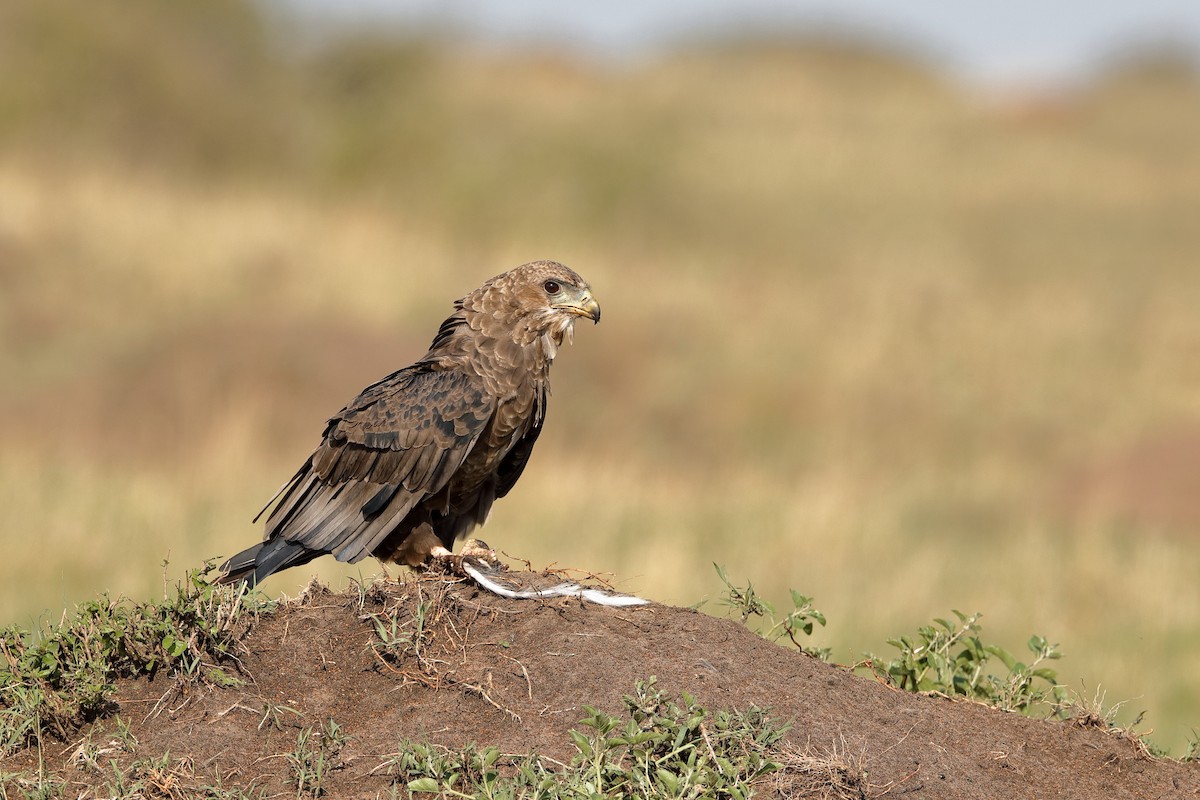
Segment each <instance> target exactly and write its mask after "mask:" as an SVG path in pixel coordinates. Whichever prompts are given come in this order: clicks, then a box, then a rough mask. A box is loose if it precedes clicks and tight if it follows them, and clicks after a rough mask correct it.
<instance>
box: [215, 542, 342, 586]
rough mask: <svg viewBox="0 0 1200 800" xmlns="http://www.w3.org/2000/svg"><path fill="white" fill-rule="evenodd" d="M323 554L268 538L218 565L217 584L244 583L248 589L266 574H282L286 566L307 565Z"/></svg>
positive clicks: (298, 545)
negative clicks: (219, 566) (247, 585)
mask: <svg viewBox="0 0 1200 800" xmlns="http://www.w3.org/2000/svg"><path fill="white" fill-rule="evenodd" d="M322 555H325V553H324V552H322V551H320V550H309V549H308V548H307V547H305V546H304V545H302V544H296V543H294V542H289V541H287V540H286V539H272V540H271V541H269V542H261V543H259V544H256V545H254V546H253V547H249V548H246V549H245V550H243V551H242V552H240V553H238V554H237V555H236V556H234V557H233V558H231V559H229V560H228V561H226V562H225V563H224V564H222V565H221V571H222V572H224V573H225V574H224V575H222V576H221V577H220V578H217V583H237V582H238V581H246V582H248V583H249V584H250V585H251V586H254V585H256V584H258V583H261V582H262V581H263V579H264V578H266V577H267V576H268V575H274V574H275V573H276V572H282V571H283V570H285V569H288V568H289V567H298V566H300V565H301V564H307V563H308V562H309V561H312V560H313V559H314V558H316V557H317V556H322Z"/></svg>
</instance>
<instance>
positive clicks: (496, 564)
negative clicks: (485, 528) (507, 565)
mask: <svg viewBox="0 0 1200 800" xmlns="http://www.w3.org/2000/svg"><path fill="white" fill-rule="evenodd" d="M429 557H430V559H431V560H432V561H435V562H438V563H441V564H444V565H445V567H446V569H447V570H448V571H450V572H453V573H455V574H456V575H467V574H468V573H467V571H466V570H465V569H464V568H463V564H464V563H465V564H469V565H470V566H471V567H473V568H474V569H475V570H476V571H478V572H482V573H484V574H487V575H495V574H498V573H499V572H500V570H501V564H500V557H499V556H498V555H496V551H495V550H493V549H492V548H490V547H488V544H487V542H485V541H483V540H481V539H468V540H467V541H465V542H463V546H462V549H461V550H460V551H459V552H458V553H457V554H455V553H453V552H451V551H450V550H448V549H446V547H444V546H443V545H440V544H438V545H434V546H433V547H432V548H430V550H429Z"/></svg>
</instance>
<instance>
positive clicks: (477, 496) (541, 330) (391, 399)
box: [218, 261, 638, 600]
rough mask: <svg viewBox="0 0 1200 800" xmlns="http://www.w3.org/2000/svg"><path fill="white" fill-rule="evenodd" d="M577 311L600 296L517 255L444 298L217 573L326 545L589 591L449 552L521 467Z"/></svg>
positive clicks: (350, 553) (332, 424)
mask: <svg viewBox="0 0 1200 800" xmlns="http://www.w3.org/2000/svg"><path fill="white" fill-rule="evenodd" d="M580 319H589V320H591V321H592V322H593V323H599V322H600V305H599V303H597V302H596V299H595V297H594V296H593V294H592V289H591V287H590V286H589V285H588V283H587V281H585V280H584V279H583V278H582V277H581V276H580V275H579V274H578V273H576V272H575V271H574V270H572V269H570V268H568V267H566V266H564V265H563V264H560V263H558V262H556V261H533V262H530V263H528V264H522V265H521V266H519V267H515V268H514V269H511V270H509V271H507V272H504V273H502V274H500V275H497V276H495V277H493V278H490V279H488V280H487V281H484V283H483V285H482V286H480V287H479V288H478V289H475V290H474V291H472V292H470V293H469V294H467V295H465V296H464V297H462V298H461V299H459V300H457V301H455V302H454V312H453V313H452V314H451V315H450V316H449V317H447V318H446V320H445V321H443V322H442V323H441V325H440V326H439V327H438V331H437V334H436V335H435V336H434V338H433V342H432V343H431V344H430V346H429V351H428V352H427V353H426V354H425V355H424V356H422V357H421V358H420V359H418V360H417V361H416V362H415V363H414V364H412V365H410V366H407V367H404V368H402V369H399V370H397V371H395V372H393V373H391V374H390V375H387V376H386V377H384V378H382V379H381V380H379V381H377V382H375V383H373V384H371V385H370V386H368V387H366V388H365V389H363V390H362V391H361V392H360V393H359V394H358V396H357V397H355V398H354V399H353V400H351V401H350V402H349V403H348V404H347V405H346V406H345V407H344V408H343V409H342V410H341V411H339V412H338V413H337V414H335V415H334V416H333V417H332V418H330V419H329V420H328V422H327V424H326V426H325V431H324V434H323V436H322V439H321V443H320V444H319V445H318V446H317V448H316V449H315V450H314V451H313V452H312V454H311V455H310V456H309V457H308V459H307V460H306V461H305V462H304V463H303V464H302V465H301V466H300V468H299V469H298V470H297V471H296V473H295V475H293V476H292V478H291V479H290V480H289V481H287V482H286V483H285V484H284V485H283V486H282V487H281V488H280V490H279V491H278V492H277V493H276V495H275V497H273V498H272V499H271V500H270V501H268V503H267V505H266V506H265V507H264V508H263V509H262V511H260V512H259V514H258V516H256V517H255V518H254V521H255V522H257V521H258V519H259V518H261V517H262V515H263V514H265V513H267V512H268V511H270V513H269V514H268V516H267V519H266V523H265V530H264V535H263V540H262V541H261V542H259V543H258V544H255V545H254V546H252V547H249V548H247V549H246V550H243V551H242V552H240V553H238V554H237V555H235V556H233V557H232V558H230V559H229V560H228V561H226V562H225V563H224V564H223V565H222V567H221V572H222V573H223V574H222V576H221V577H220V578H219V579H218V582H220V583H235V582H239V581H241V582H246V583H250V584H257V583H259V582H261V581H262V580H264V579H265V578H266V577H267V576H269V575H272V574H275V573H277V572H280V571H282V570H285V569H289V568H292V567H297V566H300V565H302V564H306V563H308V562H310V561H312V560H313V559H315V558H318V557H320V556H324V555H327V554H329V555H333V556H334V558H336V559H337V560H338V561H343V562H349V563H357V562H358V561H361V560H362V559H364V558H366V557H367V556H374V557H375V558H377V559H379V560H380V561H382V562H385V563H386V562H395V563H399V564H403V565H407V566H411V567H420V566H421V565H424V564H426V563H428V562H430V561H431V560H441V561H443V562H446V563H449V564H450V565H452V566H453V565H454V564H455V561H456V559H457V566H458V567H459V568H460V569H461V568H463V567H465V568H466V572H467V573H468V574H469V575H471V576H472V577H474V578H475V579H476V581H477V582H479V583H480V584H481V585H483V586H484V587H485V588H488V589H490V590H491V591H494V592H496V593H497V594H502V595H504V596H513V597H542V596H546V597H548V596H559V595H562V594H577V595H579V596H581V597H585V599H593V600H594V599H595V596H594V594H593V596H592V597H587V596H586V595H585V594H583V592H584V591H589V592H593V593H594V592H595V591H596V590H583V589H579V587H575V586H574V585H573V584H562V585H560V586H558V587H552V588H551V590H545V591H539V590H513V589H512V588H511V587H509V586H504V585H498V584H496V582H495V581H494V580H492V579H491V576H490V575H489V573H494V571H495V570H494V569H493V568H492V567H493V565H491V564H488V563H487V559H486V558H483V559H481V558H474V557H472V556H476V555H480V554H483V553H491V551H490V548H488V547H487V545H486V544H484V543H482V542H478V541H476V540H470V541H469V542H467V544H466V545H465V546H464V550H463V554H462V555H460V556H457V557H456V556H455V555H454V553H453V549H454V544H455V542H456V541H457V540H458V539H460V538H461V537H463V536H464V535H466V534H467V533H468V532H470V531H472V530H473V529H474V528H476V527H477V526H480V525H482V524H483V523H484V522H486V521H487V518H488V515H489V512H490V510H491V508H492V503H493V501H495V500H496V499H497V498H501V497H504V496H505V495H507V494H508V493H509V491H510V490H511V489H512V488H513V486H514V484H516V482H517V479H518V478H520V477H521V473H522V472H524V470H525V467H526V464H527V463H528V462H529V457H530V454H531V453H532V451H533V447H534V444H535V443H536V442H537V440H538V436H539V435H540V434H541V432H542V426H543V424H544V422H545V419H546V406H547V401H548V399H549V396H550V381H549V375H550V366H551V364H552V363H553V361H554V359H555V357H556V356H557V354H558V351H559V348H560V347H561V346H562V345H563V343H564V341H565V342H570V341H571V338H572V335H573V332H574V325H575V322H576V321H578V320H580ZM493 556H494V554H493ZM489 584H490V585H489ZM565 587H572V588H565ZM574 589H579V591H578V592H576V591H574ZM601 594H603V593H601ZM633 599H635V600H636V599H638V598H633Z"/></svg>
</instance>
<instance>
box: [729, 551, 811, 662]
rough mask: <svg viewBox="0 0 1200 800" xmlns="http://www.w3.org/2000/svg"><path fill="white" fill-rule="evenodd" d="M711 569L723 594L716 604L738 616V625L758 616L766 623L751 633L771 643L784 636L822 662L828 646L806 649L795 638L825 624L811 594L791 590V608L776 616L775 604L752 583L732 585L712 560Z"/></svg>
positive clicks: (808, 634) (808, 633) (809, 633)
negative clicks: (743, 585)
mask: <svg viewBox="0 0 1200 800" xmlns="http://www.w3.org/2000/svg"><path fill="white" fill-rule="evenodd" d="M713 568H714V569H715V570H716V571H717V577H718V578H720V579H721V583H723V584H725V595H724V597H722V598H721V600H720V604H721V605H723V606H725V607H726V608H729V609H731V610H733V612H734V613H735V614H738V615H740V616H741V622H742V624H746V623H747V622H748V621H749V619H750V618H751V617H761V618H762V619H763V620H764V621H766V622H767V623H768V624H767V627H765V628H757V629H755V633H757V634H758V635H759V636H762V637H763V638H765V639H769V640H770V641H772V642H777V641H779V640H780V639H782V638H783V637H784V636H786V637H787V638H788V639H789V640H790V641H791V643H792V644H794V645H795V646H796V648H797V649H799V650H800V651H802V652H805V653H808V654H809V655H811V656H816V657H817V658H819V659H821V660H822V661H828V660H829V657H830V651H829V648H808V647H805V646H804V645H803V644H801V643H800V641H799V640H798V639H797V636H798V635H799V634H801V633H803V634H804V635H805V636H811V635H812V632H813V627H814V625H820V626H821V627H824V626H825V615H824V614H822V613H821V612H820V611H818V610H817V608H816V607H815V606H814V605H813V599H812V598H811V597H807V596H806V595H802V594H800V593H799V592H797V591H796V590H795V589H792V590H791V594H792V610H791V611H789V612H788V613H787V614H785V615H784V616H783V618H782V619H776V617H775V606H773V605H772V604H771V603H769V602H768V601H767V600H765V599H763V598H762V597H760V596H759V595H758V593H757V592H756V591H755V590H754V584H752V583H750V582H749V581H747V582H746V585H745V587H741V586H734V584H733V582H732V581H731V580H729V575H727V574H726V572H725V568H724V567H722V566H721V565H720V564H716V563H714V564H713Z"/></svg>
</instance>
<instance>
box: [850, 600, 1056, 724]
mask: <svg viewBox="0 0 1200 800" xmlns="http://www.w3.org/2000/svg"><path fill="white" fill-rule="evenodd" d="M953 613H954V615H955V617H957V618H958V622H957V623H954V622H951V621H949V620H946V619H935V620H934V624H933V625H925V626H922V627H920V628H918V629H917V635H916V637H915V638H914V637H909V636H901V637H899V638H897V639H889V640H888V644H890V645H892V646H893V647H895V648H896V649H897V650H898V651H899V655H898V656H897V657H896V658H893V659H890V660H883V659H880V658H878V657H876V656H872V655H868V656H867V658H866V659H865V660H864V661H863V662H861V663H862V665H863V666H866V667H868V668H869V669H870V670H871V671H873V672H874V673H875V674H876V675H878V676H880V677H882V678H884V679H885V680H887V681H888V682H889V683H891V684H892V685H894V686H896V687H897V688H900V689H907V690H908V691H912V692H938V693H941V694H945V695H949V696H960V697H968V698H971V699H973V700H978V701H980V702H983V703H986V704H988V705H990V706H995V707H997V708H1002V709H1006V710H1009V711H1020V712H1022V713H1026V714H1032V713H1035V712H1037V711H1044V710H1047V709H1048V710H1049V713H1050V714H1052V715H1055V716H1064V714H1065V708H1066V702H1067V694H1066V690H1065V688H1064V687H1063V686H1061V685H1059V683H1058V674H1057V673H1056V672H1055V671H1054V670H1053V669H1051V668H1050V667H1048V666H1045V662H1047V661H1053V660H1055V659H1058V658H1061V657H1062V653H1061V652H1059V650H1058V646H1057V645H1052V644H1050V643H1049V642H1048V641H1047V640H1046V639H1045V638H1043V637H1041V636H1031V637H1030V638H1029V640H1028V641H1027V642H1026V646H1027V647H1028V649H1029V651H1030V653H1031V654H1032V658H1031V659H1030V660H1029V661H1028V663H1026V662H1024V661H1019V660H1018V659H1017V658H1016V657H1015V656H1013V655H1012V654H1011V653H1009V652H1008V651H1007V650H1005V649H1004V648H1002V647H1000V646H998V645H992V644H984V643H983V639H982V638H981V636H980V631H981V627H980V625H979V618H980V617H981V616H982V614H978V613H976V614H973V615H971V616H967V615H966V614H963V613H962V612H961V611H954V612H953ZM992 658H995V659H996V660H998V661H1000V663H1001V664H1003V665H1004V670H1003V672H1001V673H999V674H997V672H995V671H993V669H992V668H991V666H990V662H991V659H992Z"/></svg>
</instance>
